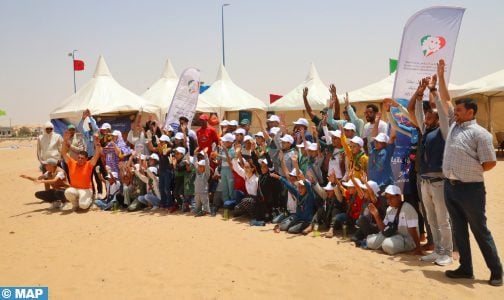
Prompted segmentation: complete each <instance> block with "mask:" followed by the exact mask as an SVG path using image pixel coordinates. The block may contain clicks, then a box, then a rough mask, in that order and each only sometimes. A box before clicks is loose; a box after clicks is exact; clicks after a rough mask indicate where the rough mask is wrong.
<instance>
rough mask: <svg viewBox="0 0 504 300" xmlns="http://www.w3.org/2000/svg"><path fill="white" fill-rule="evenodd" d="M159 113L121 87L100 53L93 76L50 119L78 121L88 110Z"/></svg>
mask: <svg viewBox="0 0 504 300" xmlns="http://www.w3.org/2000/svg"><path fill="white" fill-rule="evenodd" d="M141 107H142V108H143V111H144V112H145V113H152V114H156V115H157V114H159V108H158V107H156V106H152V105H149V104H147V103H146V101H145V100H144V99H143V98H142V97H140V96H138V95H136V94H134V93H133V92H131V91H129V90H127V89H126V88H124V87H122V86H121V85H120V84H119V83H118V82H117V81H115V79H114V78H113V77H112V75H111V74H110V71H109V68H108V66H107V64H106V63H105V59H104V58H103V56H101V55H100V58H99V59H98V63H97V65H96V70H95V72H94V75H93V77H92V78H91V80H89V81H88V82H87V83H86V84H85V85H84V86H82V88H80V89H79V90H78V91H77V92H76V93H75V94H73V95H72V96H70V97H68V98H66V99H65V100H64V101H63V103H62V104H61V105H60V106H59V107H58V108H56V109H55V110H53V111H52V112H51V114H50V117H51V119H69V120H74V121H75V120H78V119H80V118H81V116H82V112H83V111H84V110H85V109H89V110H90V111H91V113H92V114H93V115H120V114H124V113H128V112H135V111H138V110H139V109H140V108H141Z"/></svg>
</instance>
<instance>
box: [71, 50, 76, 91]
mask: <svg viewBox="0 0 504 300" xmlns="http://www.w3.org/2000/svg"><path fill="white" fill-rule="evenodd" d="M76 51H77V50H73V51H72V68H73V77H74V94H75V93H77V85H76V84H75V52H76Z"/></svg>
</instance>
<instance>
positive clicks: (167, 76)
mask: <svg viewBox="0 0 504 300" xmlns="http://www.w3.org/2000/svg"><path fill="white" fill-rule="evenodd" d="M178 82H179V78H178V76H177V74H176V73H175V70H174V69H173V65H172V63H171V60H169V59H168V60H167V61H166V64H165V67H164V70H163V73H162V74H161V78H159V79H158V80H157V81H156V82H155V83H154V84H153V85H152V86H151V87H150V88H149V89H148V90H147V91H145V92H144V93H143V94H142V97H143V98H144V99H145V100H146V101H147V103H148V104H151V105H154V106H158V107H160V108H161V111H160V115H159V116H158V119H159V120H163V119H164V116H165V115H166V112H167V111H168V108H169V107H170V104H171V102H172V100H173V94H175V90H176V89H177V85H178Z"/></svg>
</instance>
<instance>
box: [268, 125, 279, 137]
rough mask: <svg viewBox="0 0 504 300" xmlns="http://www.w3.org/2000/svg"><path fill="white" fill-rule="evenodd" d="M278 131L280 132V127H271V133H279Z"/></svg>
mask: <svg viewBox="0 0 504 300" xmlns="http://www.w3.org/2000/svg"><path fill="white" fill-rule="evenodd" d="M278 132H280V127H272V128H271V129H270V132H269V133H270V134H275V135H276V134H278Z"/></svg>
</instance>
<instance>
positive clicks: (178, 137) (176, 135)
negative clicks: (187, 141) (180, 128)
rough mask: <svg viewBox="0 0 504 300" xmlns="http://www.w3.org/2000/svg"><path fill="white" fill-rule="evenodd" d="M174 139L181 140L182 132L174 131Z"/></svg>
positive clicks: (182, 137)
mask: <svg viewBox="0 0 504 300" xmlns="http://www.w3.org/2000/svg"><path fill="white" fill-rule="evenodd" d="M175 139H176V140H183V139H184V134H183V133H182V132H177V133H175Z"/></svg>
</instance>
